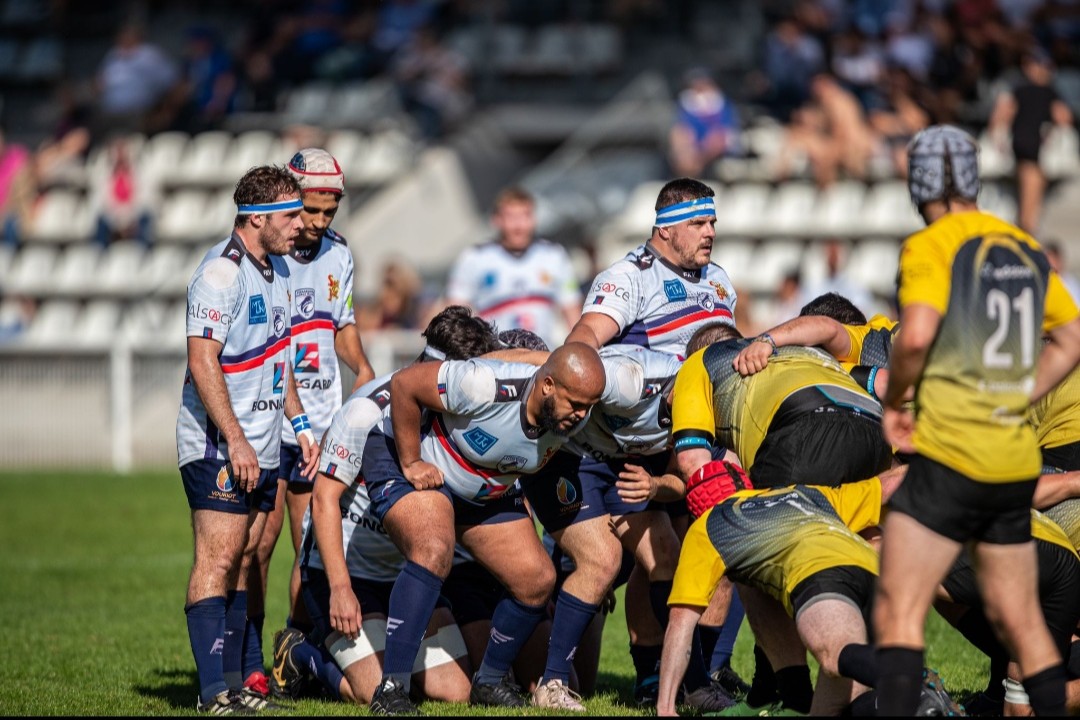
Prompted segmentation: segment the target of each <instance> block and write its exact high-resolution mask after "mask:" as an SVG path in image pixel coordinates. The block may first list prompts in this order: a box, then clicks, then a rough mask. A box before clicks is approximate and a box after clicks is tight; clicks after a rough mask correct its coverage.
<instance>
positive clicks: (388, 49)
mask: <svg viewBox="0 0 1080 720" xmlns="http://www.w3.org/2000/svg"><path fill="white" fill-rule="evenodd" d="M437 10H438V3H437V2H436V0H385V1H384V2H380V3H379V12H378V18H377V20H376V23H375V36H374V47H375V51H376V52H377V53H378V54H379V56H380V57H381V58H382V59H383V62H384V63H386V62H389V61H390V60H391V58H393V56H394V55H395V54H396V53H397V51H398V50H400V49H402V48H403V47H405V46H406V45H408V44H409V43H410V42H412V41H413V39H414V38H415V36H416V33H417V32H418V31H419V30H420V28H423V27H427V26H428V25H430V24H431V23H432V22H433V21H434V20H435V16H436V11H437Z"/></svg>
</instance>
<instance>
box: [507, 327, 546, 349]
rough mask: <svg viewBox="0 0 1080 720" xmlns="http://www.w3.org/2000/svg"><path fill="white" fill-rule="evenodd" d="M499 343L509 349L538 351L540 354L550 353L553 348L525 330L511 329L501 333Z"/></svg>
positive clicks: (530, 331)
mask: <svg viewBox="0 0 1080 720" xmlns="http://www.w3.org/2000/svg"><path fill="white" fill-rule="evenodd" d="M499 342H501V343H502V344H503V345H505V346H506V347H508V348H514V349H519V350H536V351H538V352H550V351H551V348H550V347H548V344H547V343H546V342H544V338H542V337H540V336H539V335H537V334H536V333H534V332H533V331H532V330H526V329H524V328H510V329H509V330H503V331H502V332H500V333H499Z"/></svg>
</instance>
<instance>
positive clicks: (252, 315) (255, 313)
mask: <svg viewBox="0 0 1080 720" xmlns="http://www.w3.org/2000/svg"><path fill="white" fill-rule="evenodd" d="M265 322H266V301H265V300H263V296H262V295H250V296H248V325H262V324H264V323H265Z"/></svg>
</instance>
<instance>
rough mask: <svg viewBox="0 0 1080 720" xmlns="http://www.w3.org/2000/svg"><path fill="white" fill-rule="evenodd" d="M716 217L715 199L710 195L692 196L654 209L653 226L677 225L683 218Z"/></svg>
mask: <svg viewBox="0 0 1080 720" xmlns="http://www.w3.org/2000/svg"><path fill="white" fill-rule="evenodd" d="M705 215H708V216H711V217H716V201H715V199H714V198H711V197H703V198H694V199H693V200H687V201H686V202H681V203H676V204H675V205H668V206H667V207H662V208H660V209H659V210H657V211H656V222H654V223H653V226H654V227H669V226H671V225H678V224H679V223H681V222H683V221H684V220H689V219H690V218H696V217H702V216H705Z"/></svg>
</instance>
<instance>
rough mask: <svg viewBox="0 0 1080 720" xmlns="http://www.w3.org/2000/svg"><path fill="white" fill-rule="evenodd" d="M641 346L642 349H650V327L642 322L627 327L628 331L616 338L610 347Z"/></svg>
mask: <svg viewBox="0 0 1080 720" xmlns="http://www.w3.org/2000/svg"><path fill="white" fill-rule="evenodd" d="M619 344H622V345H640V346H641V347H649V332H648V326H647V325H646V324H645V323H644V322H642V321H641V320H637V321H635V322H634V323H633V324H631V325H627V326H626V329H625V330H623V333H622V335H621V336H620V337H618V338H615V339H614V340H612V341H611V342H609V343H608V345H619Z"/></svg>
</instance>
